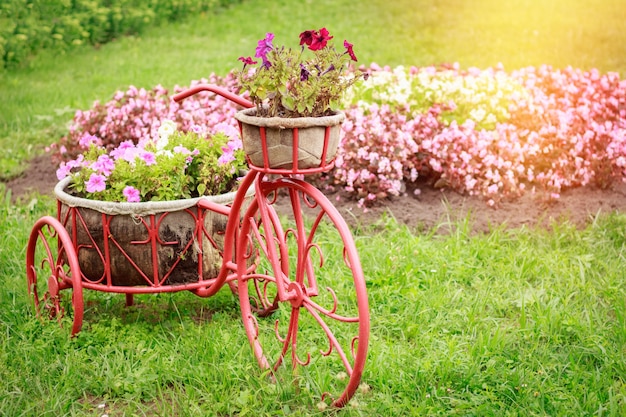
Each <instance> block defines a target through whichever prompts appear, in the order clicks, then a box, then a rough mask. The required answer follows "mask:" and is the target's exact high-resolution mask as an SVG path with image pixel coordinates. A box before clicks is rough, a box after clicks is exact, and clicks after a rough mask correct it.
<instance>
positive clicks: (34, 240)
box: [26, 216, 84, 336]
mask: <svg viewBox="0 0 626 417" xmlns="http://www.w3.org/2000/svg"><path fill="white" fill-rule="evenodd" d="M26 277H27V279H28V293H29V294H30V295H31V296H32V297H33V300H34V304H35V311H36V313H37V316H39V317H48V318H50V319H56V320H57V321H58V322H59V324H61V321H62V318H63V316H64V314H65V310H66V306H65V304H67V303H64V302H63V300H62V297H61V291H62V290H64V289H68V288H71V289H72V307H73V310H74V318H73V324H72V336H74V335H75V334H76V333H78V332H79V331H80V329H81V327H82V324H83V309H84V303H83V287H82V282H81V273H80V267H79V265H78V257H77V256H76V251H75V250H74V246H73V245H72V241H71V239H70V236H69V235H68V233H67V231H66V230H65V228H64V227H63V225H62V224H61V223H60V222H59V221H58V220H57V219H55V218H54V217H50V216H45V217H42V218H40V219H39V220H37V222H36V223H35V225H34V226H33V229H32V231H31V233H30V238H29V240H28V246H27V249H26Z"/></svg>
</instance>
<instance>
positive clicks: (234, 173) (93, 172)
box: [59, 131, 247, 202]
mask: <svg viewBox="0 0 626 417" xmlns="http://www.w3.org/2000/svg"><path fill="white" fill-rule="evenodd" d="M162 139H163V137H161V138H160V139H159V141H157V142H156V143H153V142H151V141H150V142H147V143H145V144H139V145H137V146H135V145H134V144H132V143H130V142H125V143H123V144H122V145H121V146H120V147H119V148H116V149H114V150H113V151H112V152H111V153H107V150H106V148H105V147H104V146H99V145H96V144H91V145H90V146H89V148H88V149H87V151H86V152H85V153H84V154H81V155H79V158H77V159H76V160H75V161H70V162H68V163H67V164H66V163H62V164H61V167H60V169H59V172H63V173H69V172H70V171H71V170H74V169H75V168H78V170H77V171H76V172H73V173H70V176H71V178H72V180H71V182H70V185H69V188H70V190H71V192H72V194H74V195H77V196H79V197H84V198H89V199H93V200H101V201H117V202H120V201H129V202H139V201H171V200H177V199H185V198H191V197H199V196H202V195H219V194H223V193H225V192H229V191H234V190H236V188H237V180H238V177H239V176H240V175H241V172H242V171H243V170H244V169H245V168H247V165H246V163H245V157H244V153H243V151H242V150H241V148H240V142H239V141H238V140H237V141H236V142H237V143H238V144H239V148H238V149H231V148H235V147H237V146H236V145H235V144H233V143H231V142H230V140H229V137H228V136H226V135H225V134H223V133H217V134H215V135H212V136H210V137H208V138H204V137H203V136H201V135H199V134H197V133H193V132H189V133H182V132H178V131H177V132H173V134H171V136H169V135H168V137H166V138H165V144H163V145H161V143H162V142H160V141H161V140H162ZM223 149H227V150H228V152H227V155H228V156H229V157H230V158H232V160H225V161H222V160H221V159H220V157H221V156H222V155H223V154H224V153H225V152H224V151H223ZM109 155H110V156H109ZM98 177H99V179H100V180H101V181H102V187H101V188H98V187H97V186H95V185H93V184H94V181H95V180H94V178H98ZM133 193H135V194H133Z"/></svg>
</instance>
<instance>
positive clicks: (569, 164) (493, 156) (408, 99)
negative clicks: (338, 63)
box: [336, 65, 626, 205]
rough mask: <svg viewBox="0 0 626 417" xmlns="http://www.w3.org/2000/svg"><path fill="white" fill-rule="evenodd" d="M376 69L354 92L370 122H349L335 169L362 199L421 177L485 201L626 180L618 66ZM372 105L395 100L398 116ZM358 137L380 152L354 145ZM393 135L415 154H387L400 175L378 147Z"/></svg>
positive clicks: (624, 101) (356, 114) (623, 86)
mask: <svg viewBox="0 0 626 417" xmlns="http://www.w3.org/2000/svg"><path fill="white" fill-rule="evenodd" d="M370 71H371V76H370V78H369V80H368V81H367V82H365V83H363V84H362V85H361V86H357V87H355V88H354V89H353V90H354V91H353V95H352V96H351V97H350V100H351V103H352V104H353V105H354V106H356V107H357V108H359V109H360V110H359V111H355V110H354V109H352V110H349V111H348V113H347V115H348V119H349V120H350V119H353V118H354V119H355V120H358V123H360V124H363V125H364V126H367V128H366V129H364V130H358V129H357V130H356V132H357V133H356V136H355V134H354V132H355V130H354V128H353V127H352V125H351V124H349V123H346V125H344V133H345V134H344V137H343V142H342V144H341V145H340V147H341V150H340V155H341V156H342V159H341V160H340V164H339V166H338V167H337V169H336V179H338V180H340V181H346V187H347V190H348V191H352V192H354V193H355V194H356V195H357V196H358V197H359V198H363V196H366V197H365V200H361V202H362V203H364V204H368V203H371V202H373V201H375V200H376V199H377V198H381V197H386V196H388V195H397V193H398V190H402V189H403V188H404V187H403V184H406V183H408V182H412V181H415V179H416V178H417V177H419V176H421V177H423V178H426V179H427V180H429V181H430V182H431V183H434V182H437V184H438V185H446V186H448V187H451V188H453V189H454V190H456V191H458V192H461V193H467V194H471V195H479V196H483V197H485V198H486V199H487V201H488V203H489V205H495V204H496V203H497V202H498V201H500V200H502V199H504V198H515V197H516V196H519V195H521V194H522V193H524V192H526V191H527V190H528V189H532V190H535V189H537V188H539V189H542V190H545V191H546V192H547V195H548V196H549V197H550V198H558V197H559V193H560V192H561V191H562V190H564V189H567V188H570V187H577V186H584V185H588V184H592V185H595V186H600V187H606V186H608V185H610V184H611V183H612V182H613V181H615V180H620V181H623V180H624V179H625V178H626V143H625V141H626V137H625V136H626V81H622V80H620V79H619V77H618V75H617V74H615V73H609V74H606V75H601V74H599V73H598V71H596V70H592V71H589V72H583V71H581V70H575V69H571V68H568V69H566V70H554V69H552V68H550V67H547V66H544V67H541V68H538V69H535V68H526V69H522V70H520V71H516V72H513V73H511V74H506V73H505V72H504V71H503V70H502V69H501V68H498V69H495V70H494V69H488V70H485V71H479V70H477V69H470V70H468V71H461V70H459V69H458V67H457V66H451V67H444V68H439V69H437V68H434V67H428V68H419V69H418V68H411V69H410V70H409V71H405V70H404V68H402V67H398V68H396V69H393V70H392V69H390V68H380V67H378V66H376V65H373V66H372V67H371V68H370ZM373 103H374V104H378V105H387V106H389V108H390V109H391V112H392V113H393V115H386V116H385V118H381V117H380V116H379V114H378V110H377V108H375V109H376V110H371V109H372V104H373ZM400 115H401V116H402V117H404V118H406V124H405V126H404V127H403V128H402V129H400V130H398V129H396V128H395V126H394V122H393V120H394V118H395V117H398V116H400ZM364 119H367V122H363V120H364ZM425 121H426V129H418V130H415V131H413V132H412V140H411V141H407V139H406V135H407V132H411V130H412V129H414V128H415V126H421V124H422V123H424V122H425ZM383 131H386V133H384V134H383V133H381V132H383ZM355 141H356V142H358V143H359V144H360V146H361V147H364V148H366V149H371V150H374V151H372V152H370V153H369V154H366V152H363V151H361V152H360V153H359V152H357V153H355V152H353V151H350V150H351V149H353V147H352V146H353V145H352V144H353V143H354V142H355ZM390 142H391V143H393V142H402V143H405V145H404V146H407V147H408V148H409V149H411V151H410V152H411V154H412V157H410V158H406V156H405V155H404V154H403V153H402V152H393V153H391V154H389V155H390V156H391V158H392V159H393V157H395V156H396V155H397V156H398V158H399V159H400V160H401V161H399V162H400V163H401V164H402V166H403V167H406V168H407V170H405V172H407V174H405V175H403V177H402V178H401V179H400V178H399V174H398V172H399V171H398V170H392V171H389V170H388V169H387V168H386V167H387V165H386V164H382V165H381V164H378V163H377V161H378V160H379V159H380V158H379V153H380V152H378V150H379V149H381V150H385V149H388V148H387V144H388V143H390ZM364 144H368V145H367V146H366V145H364ZM406 144H408V145H406ZM345 152H347V155H348V157H347V158H346V157H345V156H344V155H345ZM415 156H417V157H418V158H417V161H419V163H416V159H415ZM353 163H355V166H354V167H352V166H350V164H353ZM411 169H416V170H417V174H418V175H417V176H416V175H415V172H414V171H410V170H411ZM364 170H367V171H368V172H365V171H364ZM354 178H358V180H357V182H356V183H355V182H354ZM368 178H369V180H368V181H364V180H363V179H368ZM381 184H382V185H383V187H381ZM386 184H393V186H388V185H386Z"/></svg>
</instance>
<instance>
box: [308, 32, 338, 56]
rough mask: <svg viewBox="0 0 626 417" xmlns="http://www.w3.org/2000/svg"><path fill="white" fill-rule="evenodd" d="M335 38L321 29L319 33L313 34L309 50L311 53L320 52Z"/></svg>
mask: <svg viewBox="0 0 626 417" xmlns="http://www.w3.org/2000/svg"><path fill="white" fill-rule="evenodd" d="M332 38H333V37H332V36H330V34H329V33H328V30H326V28H321V29H320V31H319V32H314V33H313V40H312V41H311V44H310V45H309V49H310V50H311V51H319V50H320V49H324V48H325V47H326V44H327V43H328V41H329V40H331V39H332Z"/></svg>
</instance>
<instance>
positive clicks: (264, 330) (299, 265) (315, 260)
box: [26, 85, 369, 407]
mask: <svg viewBox="0 0 626 417" xmlns="http://www.w3.org/2000/svg"><path fill="white" fill-rule="evenodd" d="M200 91H212V92H214V93H217V94H220V95H222V96H224V97H226V98H228V99H230V100H232V101H234V102H236V103H238V104H240V105H242V106H244V107H251V106H252V104H251V103H249V102H248V101H247V100H244V99H242V98H241V97H239V96H236V95H233V94H232V93H230V92H228V91H226V90H224V89H222V88H220V87H216V86H212V85H200V86H197V87H195V88H193V89H190V90H187V91H185V92H182V93H180V94H178V95H177V96H175V97H174V99H175V100H177V101H180V100H183V99H184V98H186V97H188V96H190V95H193V94H196V93H198V92H200ZM244 118H245V117H244ZM238 119H239V120H240V127H241V130H242V136H243V138H244V149H246V146H247V145H246V141H247V139H248V135H249V133H247V130H248V128H246V127H244V124H243V122H242V121H241V119H240V118H239V117H238ZM340 122H341V120H339V121H338V122H335V123H334V125H333V126H337V125H338V124H339V123H340ZM275 129H278V130H279V132H276V131H275ZM299 129H300V128H299V127H295V128H294V129H293V130H291V131H290V132H289V135H290V136H291V142H292V145H291V146H290V145H289V141H288V140H287V141H285V140H284V131H283V130H284V129H283V126H261V127H260V128H258V131H259V141H260V143H261V146H260V147H258V146H257V147H256V148H255V149H256V151H255V156H254V157H253V158H250V157H249V158H248V163H249V166H250V171H249V172H248V173H247V174H246V176H245V177H244V178H243V180H242V183H241V185H240V188H239V189H238V191H237V192H236V193H231V194H228V195H223V196H217V197H215V198H198V199H194V200H183V201H176V202H164V203H103V202H98V203H97V204H95V203H94V202H93V201H91V200H86V199H81V198H76V197H73V196H71V195H69V194H67V193H66V192H65V191H64V190H65V187H66V185H67V184H66V183H63V182H61V183H59V184H58V185H57V187H56V189H55V192H56V195H57V200H58V203H57V216H56V217H52V216H44V217H42V218H40V219H39V220H38V221H37V222H36V223H35V225H34V226H33V229H32V232H31V235H30V239H29V242H28V247H27V255H26V270H27V279H28V290H29V293H30V294H31V295H32V297H33V299H34V305H35V309H36V312H37V314H38V315H39V316H49V317H50V318H55V319H57V320H58V321H59V322H61V317H63V315H64V314H66V313H69V311H67V310H69V309H70V307H71V310H73V319H72V334H73V335H74V334H76V333H77V332H79V331H80V330H81V327H82V322H83V313H84V302H83V289H89V290H96V291H105V292H111V293H120V294H125V295H126V303H127V305H131V304H132V302H133V295H134V294H139V293H159V292H175V291H191V292H193V293H195V294H197V295H198V296H201V297H208V296H211V295H214V294H215V293H216V292H217V291H219V290H220V289H221V288H223V287H224V286H225V285H228V286H229V287H230V289H231V290H232V291H233V292H234V293H236V294H237V295H238V298H239V302H240V307H241V313H242V319H243V324H244V328H245V331H246V334H247V337H248V339H249V341H250V344H251V347H252V350H253V353H254V355H255V357H256V359H257V361H258V363H259V365H260V366H261V368H263V369H267V370H269V371H270V373H271V374H272V375H274V376H276V377H277V376H278V375H279V372H278V371H279V369H280V368H281V367H283V366H284V365H286V364H287V363H288V364H289V365H290V366H291V367H292V368H293V370H294V372H295V371H296V369H297V368H303V369H304V370H308V369H311V368H315V369H318V368H322V367H323V368H325V369H326V372H328V373H329V374H330V376H329V377H328V378H324V381H323V383H320V395H321V397H322V399H326V398H330V399H332V403H333V405H335V406H337V407H342V406H344V405H345V404H346V403H347V402H348V401H349V399H350V398H351V397H352V395H353V394H354V392H355V391H356V389H357V388H358V385H359V383H360V380H361V376H362V372H363V369H364V366H365V360H366V356H367V349H368V340H369V310H368V301H367V293H366V288H365V281H364V277H363V271H362V269H361V264H360V260H359V257H358V253H357V250H356V247H355V244H354V240H353V238H352V235H351V233H350V230H349V228H348V226H347V225H346V223H345V221H344V219H343V218H342V217H341V215H340V214H339V212H338V211H337V209H336V208H335V207H334V206H333V205H332V203H331V202H330V201H329V200H328V199H327V198H326V197H325V196H324V194H323V193H322V192H321V191H319V190H318V189H317V188H315V187H313V186H312V185H311V184H309V183H307V182H305V181H303V180H301V179H298V178H296V176H297V177H300V176H301V175H306V174H312V173H319V172H323V171H327V170H329V169H331V168H332V167H333V164H334V158H333V156H334V153H335V151H336V148H337V144H338V142H337V141H336V140H335V139H333V138H334V136H333V134H332V132H331V130H332V129H333V127H332V126H328V127H321V128H317V130H321V133H322V135H323V136H322V139H321V140H320V141H319V145H318V146H317V149H315V150H312V151H311V150H307V149H306V147H303V146H300V145H301V143H300V134H299V133H300V132H299ZM276 133H279V134H281V135H282V136H283V143H286V145H284V146H286V147H287V153H289V152H291V153H292V159H291V161H285V160H284V158H283V159H282V160H281V161H280V162H278V163H277V162H276V161H275V158H274V157H273V156H272V152H271V151H270V149H271V148H272V146H271V145H270V146H269V147H268V143H270V144H271V143H272V142H271V140H270V141H268V138H272V137H275V135H276ZM279 136H280V135H279ZM248 143H250V142H249V141H248ZM303 148H305V149H304V151H303ZM330 148H332V149H330ZM246 151H248V152H250V153H251V154H252V152H251V151H250V149H246ZM311 155H317V156H313V157H311ZM312 161H313V162H312ZM279 198H287V199H288V201H289V203H290V210H289V212H288V213H282V212H281V216H280V217H279V216H278V215H277V213H276V210H275V209H274V204H275V203H276V201H277V200H278V199H279ZM303 212H306V218H305V216H303ZM66 292H71V299H70V301H69V302H66V301H64V300H63V294H64V293H66ZM304 372H306V371H303V373H304ZM316 372H317V371H316ZM342 375H346V377H345V378H343V377H341V376H342ZM337 376H340V377H337Z"/></svg>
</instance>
